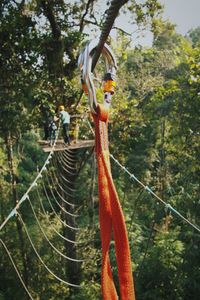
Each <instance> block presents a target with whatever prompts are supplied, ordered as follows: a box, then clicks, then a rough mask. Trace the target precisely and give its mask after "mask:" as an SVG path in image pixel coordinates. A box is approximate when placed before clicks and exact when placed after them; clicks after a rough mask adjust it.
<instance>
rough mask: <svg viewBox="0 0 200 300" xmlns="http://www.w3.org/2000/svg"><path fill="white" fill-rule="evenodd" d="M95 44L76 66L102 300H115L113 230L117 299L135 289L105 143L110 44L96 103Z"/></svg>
mask: <svg viewBox="0 0 200 300" xmlns="http://www.w3.org/2000/svg"><path fill="white" fill-rule="evenodd" d="M97 44H98V42H97V41H92V42H90V43H88V44H87V45H86V47H85V48H84V50H83V51H82V53H81V54H80V56H79V67H80V70H81V80H82V85H83V90H84V91H85V92H86V94H87V96H88V102H89V105H90V109H91V112H92V116H93V119H94V125H95V150H96V156H97V162H98V189H99V221H100V234H101V243H102V271H101V286H102V295H103V299H104V300H108V299H109V300H117V299H118V295H117V292H116V288H115V285H114V281H113V276H112V270H111V264H110V259H109V247H110V242H111V236H112V232H113V233H114V240H115V251H116V261H117V267H118V277H119V286H120V296H121V300H134V299H135V292H134V285H133V277H132V270H131V256H130V249H129V243H128V236H127V230H126V225H125V220H124V216H123V212H122V209H121V206H120V202H119V199H118V195H117V192H116V189H115V185H114V182H113V179H112V174H111V167H110V155H109V146H108V117H109V108H110V104H111V99H112V95H113V94H114V87H115V86H116V83H115V80H114V79H115V72H116V68H117V65H116V60H115V57H114V54H113V53H112V51H111V49H110V47H109V46H108V45H107V44H104V47H103V50H102V54H103V57H104V60H105V65H106V74H105V76H104V79H103V91H104V101H103V104H99V103H97V99H96V92H95V86H94V83H93V78H92V61H93V56H94V54H95V49H96V47H97Z"/></svg>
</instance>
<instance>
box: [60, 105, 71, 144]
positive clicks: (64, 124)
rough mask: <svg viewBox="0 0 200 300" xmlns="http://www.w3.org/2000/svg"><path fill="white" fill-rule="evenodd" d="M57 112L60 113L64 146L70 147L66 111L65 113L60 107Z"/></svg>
mask: <svg viewBox="0 0 200 300" xmlns="http://www.w3.org/2000/svg"><path fill="white" fill-rule="evenodd" d="M59 111H60V114H59V118H60V121H61V125H62V128H63V139H64V142H65V145H70V137H69V125H70V115H69V113H68V112H67V111H65V108H64V105H60V107H59Z"/></svg>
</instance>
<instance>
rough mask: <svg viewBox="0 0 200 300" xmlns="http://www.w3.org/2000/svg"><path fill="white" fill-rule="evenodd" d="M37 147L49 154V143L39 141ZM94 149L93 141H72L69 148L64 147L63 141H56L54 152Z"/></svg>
mask: <svg viewBox="0 0 200 300" xmlns="http://www.w3.org/2000/svg"><path fill="white" fill-rule="evenodd" d="M39 145H40V146H41V147H42V149H43V151H44V152H50V151H51V150H52V147H51V146H50V145H49V141H43V140H40V141H39ZM90 147H94V140H85V141H84V140H78V141H72V142H71V145H70V146H68V145H67V146H65V144H64V142H63V140H57V143H56V146H55V148H54V151H65V150H66V149H70V150H73V149H79V148H90Z"/></svg>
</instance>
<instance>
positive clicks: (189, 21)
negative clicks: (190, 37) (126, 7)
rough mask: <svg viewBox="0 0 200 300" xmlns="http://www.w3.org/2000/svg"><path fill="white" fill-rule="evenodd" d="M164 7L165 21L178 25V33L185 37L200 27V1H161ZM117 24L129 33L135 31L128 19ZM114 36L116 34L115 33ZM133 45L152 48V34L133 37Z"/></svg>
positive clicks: (121, 18) (120, 20)
mask: <svg viewBox="0 0 200 300" xmlns="http://www.w3.org/2000/svg"><path fill="white" fill-rule="evenodd" d="M160 2H161V4H163V5H164V13H163V19H164V20H169V21H170V22H172V23H174V24H176V31H177V32H178V33H181V34H183V35H185V34H186V33H187V32H188V31H189V30H190V29H191V28H196V27H198V26H200V0H160ZM116 24H117V26H119V27H122V28H123V29H125V30H126V31H128V32H131V31H133V26H131V25H130V24H128V22H127V18H126V17H119V18H118V19H117V20H116ZM113 35H114V32H113ZM133 39H134V42H133V44H141V45H143V46H145V45H147V46H150V45H151V42H152V34H151V32H147V33H146V34H145V36H144V37H142V36H141V34H140V35H139V37H138V38H136V36H134V35H133Z"/></svg>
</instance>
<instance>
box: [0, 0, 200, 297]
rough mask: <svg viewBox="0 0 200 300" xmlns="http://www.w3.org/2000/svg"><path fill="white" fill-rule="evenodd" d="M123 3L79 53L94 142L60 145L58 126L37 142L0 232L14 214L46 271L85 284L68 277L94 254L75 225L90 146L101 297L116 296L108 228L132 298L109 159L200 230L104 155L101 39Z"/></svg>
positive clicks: (124, 288) (110, 58)
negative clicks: (25, 183)
mask: <svg viewBox="0 0 200 300" xmlns="http://www.w3.org/2000/svg"><path fill="white" fill-rule="evenodd" d="M126 2H127V1H116V0H113V1H112V2H111V6H110V9H109V10H108V12H107V18H106V21H105V24H104V27H103V29H102V33H101V36H100V39H99V40H98V41H96V42H93V43H89V44H88V45H87V46H86V47H85V49H84V51H83V52H82V54H81V57H80V60H79V66H80V69H81V73H82V83H83V85H85V86H86V93H87V95H88V101H89V105H90V110H91V113H92V115H93V119H94V125H95V130H94V131H93V129H92V125H91V124H90V123H89V130H91V134H92V135H94V137H95V141H94V140H93V139H92V138H91V139H88V140H76V141H74V143H72V145H70V146H67V147H65V146H64V145H63V142H62V140H60V139H59V138H58V137H59V131H60V130H58V132H57V137H56V140H55V142H54V144H53V146H52V147H50V146H49V145H48V144H47V143H45V142H44V141H39V144H40V145H41V147H42V149H43V150H44V152H46V153H48V155H47V158H46V160H45V162H44V164H43V166H42V168H41V169H40V171H38V174H37V176H36V178H35V179H34V180H33V182H32V183H31V184H30V187H29V188H28V190H27V191H26V193H25V194H24V195H23V196H22V198H21V199H20V200H19V202H18V203H17V205H16V206H15V207H14V208H13V209H12V210H11V212H10V213H9V215H8V216H7V217H6V218H5V220H4V221H3V223H2V224H1V226H0V230H1V231H3V230H5V228H6V225H7V223H8V222H9V221H11V220H12V219H13V218H16V219H17V220H18V222H19V224H20V225H21V226H22V228H23V230H24V233H25V235H26V238H27V241H28V242H29V244H30V246H31V248H32V251H33V253H34V254H35V256H36V257H37V259H38V262H39V263H40V264H41V265H42V266H43V267H44V269H45V270H46V272H48V273H49V274H51V276H52V277H53V278H55V279H56V280H58V281H59V282H61V283H62V284H64V285H66V286H68V287H70V288H78V289H79V288H84V286H82V284H81V282H78V283H77V282H75V281H73V279H75V280H76V273H77V272H78V271H79V270H80V268H81V264H83V262H85V261H86V260H92V259H93V257H92V254H91V255H89V256H88V257H82V251H81V249H82V247H84V243H83V242H82V241H81V240H80V236H81V235H82V234H84V227H83V226H82V227H81V226H79V224H81V222H80V220H81V216H82V213H83V212H84V210H83V207H82V205H80V203H77V202H76V193H77V187H76V180H77V178H78V176H79V173H80V171H81V169H82V168H83V166H84V162H85V161H87V159H88V158H89V157H91V155H92V153H93V149H94V146H95V150H96V155H97V165H98V176H99V177H98V178H99V180H98V184H99V198H100V232H101V242H102V278H101V280H102V295H103V299H104V300H108V299H118V294H117V291H116V289H115V284H114V280H113V278H112V271H111V264H110V261H109V246H110V241H111V234H112V231H113V232H114V239H115V245H116V257H117V266H118V274H119V283H120V297H121V299H122V300H133V299H135V292H134V284H133V276H132V269H131V257H130V249H129V243H128V235H127V230H126V225H125V220H124V217H123V212H122V209H121V205H120V203H119V199H118V195H117V192H116V189H115V186H114V182H113V180H112V175H111V166H110V159H111V161H113V163H114V164H116V166H117V167H118V168H120V170H121V171H123V172H124V173H126V174H128V176H129V177H130V180H133V181H135V182H137V184H139V185H140V186H141V187H142V188H143V189H144V190H145V191H146V192H148V193H149V194H151V195H152V196H153V197H154V198H155V199H156V201H159V202H160V203H161V204H162V205H163V206H164V207H165V208H166V209H167V210H169V211H171V213H173V214H174V215H175V216H177V217H178V218H180V219H181V220H182V221H183V222H185V223H187V224H188V225H189V226H191V227H192V228H193V229H194V230H196V231H197V232H200V228H199V227H198V226H197V225H196V224H194V223H192V222H191V221H190V220H189V219H187V218H186V217H185V216H184V215H182V214H181V213H180V212H179V211H177V210H176V208H175V207H173V206H172V205H171V204H170V203H168V202H166V201H164V200H163V199H161V198H160V197H159V196H158V195H156V193H154V192H153V190H152V189H151V188H150V187H149V186H148V185H146V184H144V183H143V182H141V181H140V180H139V179H138V178H137V177H136V176H135V175H134V174H133V173H131V172H130V171H129V170H128V169H127V168H126V167H125V166H123V165H122V164H121V163H120V162H119V161H118V160H117V159H116V158H115V157H114V156H113V155H112V154H110V153H109V149H108V132H107V120H108V109H109V106H110V103H111V98H112V95H113V86H114V79H113V73H114V70H113V68H116V62H115V59H114V55H113V53H112V51H111V50H110V48H109V47H108V46H107V45H106V43H105V42H106V40H107V37H108V35H109V32H110V30H111V28H112V26H113V23H114V20H115V18H116V16H117V14H118V12H119V9H120V8H121V7H122V6H123V5H124V4H125V3H126ZM101 53H103V55H104V56H105V60H106V65H107V68H108V69H107V75H109V76H108V77H107V78H106V80H105V81H106V82H107V85H105V86H106V87H105V90H104V104H103V105H99V104H98V103H97V100H96V94H95V87H94V85H93V81H92V78H91V72H92V71H93V70H94V68H95V66H96V63H97V61H98V59H99V56H100V54H101ZM84 89H85V87H84ZM87 121H88V120H87ZM88 122H89V121H88ZM82 150H83V151H84V154H85V155H86V156H84V159H83V160H81V161H80V155H79V154H80V151H82ZM24 203H26V205H27V209H29V210H30V211H31V214H32V217H33V218H34V220H35V224H37V226H38V230H39V231H38V232H40V233H39V234H41V235H42V236H43V238H44V240H45V241H46V243H47V244H48V246H49V249H51V251H52V252H53V253H54V254H55V255H56V257H59V258H60V259H62V261H64V260H65V261H66V264H67V266H68V269H70V271H69V274H68V278H71V279H72V280H71V281H70V280H66V276H64V275H63V276H61V275H60V274H59V273H58V272H56V271H55V270H52V269H51V264H50V263H49V262H47V261H45V258H44V257H42V255H41V253H40V252H39V251H38V249H37V245H36V242H35V240H34V238H33V237H32V233H31V230H30V228H29V226H28V220H27V218H26V214H25V212H24V211H23V208H22V207H23V205H24ZM48 225H52V226H51V228H52V230H53V236H56V237H57V238H58V239H59V243H57V244H56V245H55V243H54V241H53V240H54V239H52V238H51V237H50V236H51V235H52V233H51V234H49V233H48V230H46V228H47V227H48ZM0 241H1V245H2V248H3V249H4V251H5V252H6V254H7V255H8V258H9V259H10V262H11V264H12V265H13V268H14V270H15V272H16V274H17V276H18V278H19V280H20V282H21V284H22V287H23V288H24V290H25V292H26V293H27V295H28V296H29V298H30V299H34V297H33V295H32V294H31V292H30V291H29V288H28V287H27V283H26V280H25V279H24V278H23V277H24V276H23V275H22V274H21V272H20V270H19V267H18V266H17V265H16V263H15V259H14V258H13V254H12V249H9V248H8V247H7V245H6V243H5V242H4V241H3V239H0ZM63 245H64V246H63Z"/></svg>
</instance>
